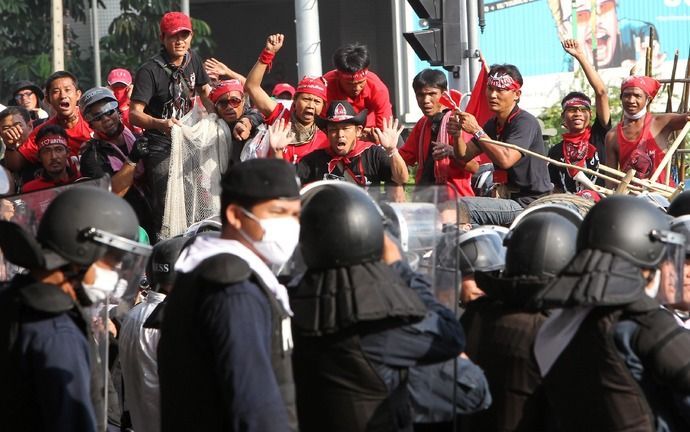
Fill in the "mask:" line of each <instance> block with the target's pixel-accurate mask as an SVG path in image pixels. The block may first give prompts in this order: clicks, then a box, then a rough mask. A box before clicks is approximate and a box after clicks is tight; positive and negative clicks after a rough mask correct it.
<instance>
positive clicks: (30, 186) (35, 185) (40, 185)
mask: <svg viewBox="0 0 690 432" xmlns="http://www.w3.org/2000/svg"><path fill="white" fill-rule="evenodd" d="M67 174H68V175H69V178H68V180H67V181H66V182H63V181H60V180H50V179H47V178H45V177H43V175H40V176H38V177H36V178H35V179H33V180H31V181H28V182H26V183H24V185H23V186H22V193H27V192H33V191H37V190H41V189H48V188H54V187H57V186H64V185H66V184H70V183H74V182H75V181H76V180H77V179H78V178H79V177H81V174H80V173H79V168H77V165H76V164H75V163H74V160H72V159H71V158H70V159H69V160H68V161H67Z"/></svg>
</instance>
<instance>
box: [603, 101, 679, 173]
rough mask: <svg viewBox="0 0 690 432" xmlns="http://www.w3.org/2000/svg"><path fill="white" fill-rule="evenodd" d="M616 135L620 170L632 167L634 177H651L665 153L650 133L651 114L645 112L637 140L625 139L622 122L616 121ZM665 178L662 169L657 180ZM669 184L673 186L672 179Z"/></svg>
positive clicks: (624, 170)
mask: <svg viewBox="0 0 690 432" xmlns="http://www.w3.org/2000/svg"><path fill="white" fill-rule="evenodd" d="M616 137H617V138H618V152H619V161H618V164H619V166H620V167H621V171H623V172H627V171H628V170H630V169H631V168H632V169H634V170H635V177H637V178H641V179H648V178H649V177H651V176H652V174H653V173H654V171H656V167H658V166H659V164H661V161H662V160H663V159H664V155H665V153H664V151H663V150H662V149H661V148H660V147H659V146H658V145H657V143H656V139H655V138H654V135H653V134H652V115H651V114H649V113H647V115H646V116H645V118H644V126H643V127H642V132H640V136H639V137H638V138H637V140H635V141H629V140H627V139H625V135H623V122H620V123H618V127H617V128H616ZM665 178H666V170H663V171H662V172H661V175H660V176H659V178H658V179H657V181H658V182H662V181H664V179H665ZM671 186H675V183H674V182H673V180H671Z"/></svg>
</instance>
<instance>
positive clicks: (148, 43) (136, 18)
mask: <svg viewBox="0 0 690 432" xmlns="http://www.w3.org/2000/svg"><path fill="white" fill-rule="evenodd" d="M0 1H2V0H0ZM120 10H121V11H122V13H121V14H120V15H119V16H118V17H117V18H115V19H114V20H113V22H112V23H111V24H110V27H109V28H108V35H107V36H104V37H103V38H101V70H103V73H104V74H105V73H107V72H108V71H109V70H110V69H112V68H116V67H122V68H126V69H128V70H130V71H135V70H136V69H137V68H138V67H139V65H141V64H142V63H144V62H145V61H146V60H148V59H149V58H151V57H153V56H154V55H155V54H156V53H158V51H159V50H160V48H161V44H160V38H159V30H158V23H159V21H160V19H161V17H162V16H163V14H165V13H166V12H168V11H171V10H179V3H178V2H177V1H173V0H121V1H120ZM192 27H193V29H194V39H193V41H192V45H193V48H194V49H195V50H198V51H200V54H202V55H207V54H208V53H210V51H211V50H212V49H213V40H212V39H211V28H210V27H209V26H208V24H207V23H206V22H204V21H202V20H197V19H194V18H192Z"/></svg>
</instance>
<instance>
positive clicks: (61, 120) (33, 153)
mask: <svg viewBox="0 0 690 432" xmlns="http://www.w3.org/2000/svg"><path fill="white" fill-rule="evenodd" d="M45 87H46V92H47V96H46V99H47V100H48V103H49V104H50V106H51V107H52V108H53V110H54V111H55V115H54V116H53V117H50V118H49V119H48V120H46V121H45V122H44V123H43V124H41V125H40V126H39V127H37V128H34V130H33V132H31V134H30V135H29V139H28V140H27V141H26V143H25V144H24V145H22V146H21V147H19V149H18V151H16V152H11V153H8V154H7V156H6V157H5V161H6V163H7V168H9V169H10V170H12V171H14V172H19V171H20V170H21V169H22V168H23V167H25V166H26V165H27V164H36V163H38V162H39V161H38V146H37V143H36V134H37V133H38V131H39V130H41V128H43V127H45V126H47V125H59V126H62V127H63V128H64V129H65V132H66V133H67V143H68V146H69V156H77V155H79V149H80V148H81V145H82V144H83V143H85V142H86V141H88V140H90V139H91V128H89V125H88V124H87V123H86V121H85V120H84V119H83V118H82V116H81V113H80V112H79V108H78V107H77V101H78V100H79V98H80V97H81V90H79V81H78V80H77V78H76V77H75V76H74V75H73V74H71V73H70V72H67V71H57V72H54V73H53V74H52V75H50V76H49V77H48V79H47V80H46V85H45Z"/></svg>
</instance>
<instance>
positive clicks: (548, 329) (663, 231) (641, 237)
mask: <svg viewBox="0 0 690 432" xmlns="http://www.w3.org/2000/svg"><path fill="white" fill-rule="evenodd" d="M576 245H577V254H576V255H575V257H574V258H573V260H571V262H570V263H569V264H568V265H567V266H566V267H565V268H564V269H563V270H562V271H561V273H560V274H559V275H558V277H556V278H555V279H554V280H553V281H552V282H551V283H550V284H549V285H548V286H546V287H545V289H544V290H542V291H541V292H540V293H538V294H537V295H536V296H535V300H536V301H535V306H536V307H540V308H541V309H548V310H549V318H548V319H547V320H546V321H545V322H544V324H543V325H542V327H541V329H540V331H539V334H538V335H537V339H536V342H535V347H534V353H535V357H536V361H537V364H538V365H539V370H540V373H541V376H542V377H544V381H543V382H544V388H545V390H546V395H547V398H548V400H549V404H550V405H551V407H552V408H553V410H554V414H555V416H554V417H555V420H556V422H557V427H558V428H559V430H563V431H582V430H607V431H623V430H630V429H631V428H635V429H639V430H650V431H651V430H656V425H658V424H660V423H659V421H660V420H663V419H664V418H666V419H670V420H672V421H673V422H675V421H677V420H679V416H680V415H684V413H687V408H685V409H684V410H683V411H680V412H679V411H677V410H676V411H675V412H673V411H674V410H673V408H672V407H673V406H674V401H673V400H672V398H673V396H674V392H675V393H676V394H679V395H681V396H682V397H685V396H687V395H690V373H689V372H688V371H690V367H689V366H690V363H689V362H690V361H689V360H688V359H690V333H688V331H687V330H685V329H684V328H682V327H680V326H679V325H678V322H677V321H676V320H675V318H674V317H673V315H672V314H671V313H670V312H669V311H667V310H666V309H663V308H660V307H659V303H658V302H657V301H656V300H654V299H652V298H650V297H648V296H647V295H646V294H645V292H653V291H655V290H656V289H657V288H658V284H659V278H658V271H657V270H656V268H657V266H658V264H659V263H660V261H661V260H662V259H664V258H665V257H666V256H673V255H674V254H675V253H676V252H678V253H681V254H684V252H685V246H684V237H683V236H682V235H679V234H677V233H673V232H671V231H670V230H669V223H668V219H667V218H666V216H665V215H664V214H663V212H661V211H659V209H657V208H656V207H654V206H652V205H651V204H649V203H648V202H647V201H645V200H641V199H638V198H634V197H631V196H623V195H620V196H611V197H607V198H605V199H603V200H601V201H600V202H599V203H597V204H595V205H594V207H593V208H592V209H591V210H590V211H589V212H588V213H587V215H586V216H585V219H584V221H583V223H582V226H581V227H580V230H579V232H578V236H577V241H576ZM681 272H682V270H680V269H679V270H678V273H677V274H680V273H681ZM563 389H568V391H567V392H564V391H563ZM622 412H624V413H626V414H625V415H624V416H621V415H620V413H622ZM583 413H586V415H583ZM687 427H688V425H687V424H685V426H684V427H682V428H680V429H675V428H673V429H669V430H685V429H687Z"/></svg>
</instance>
